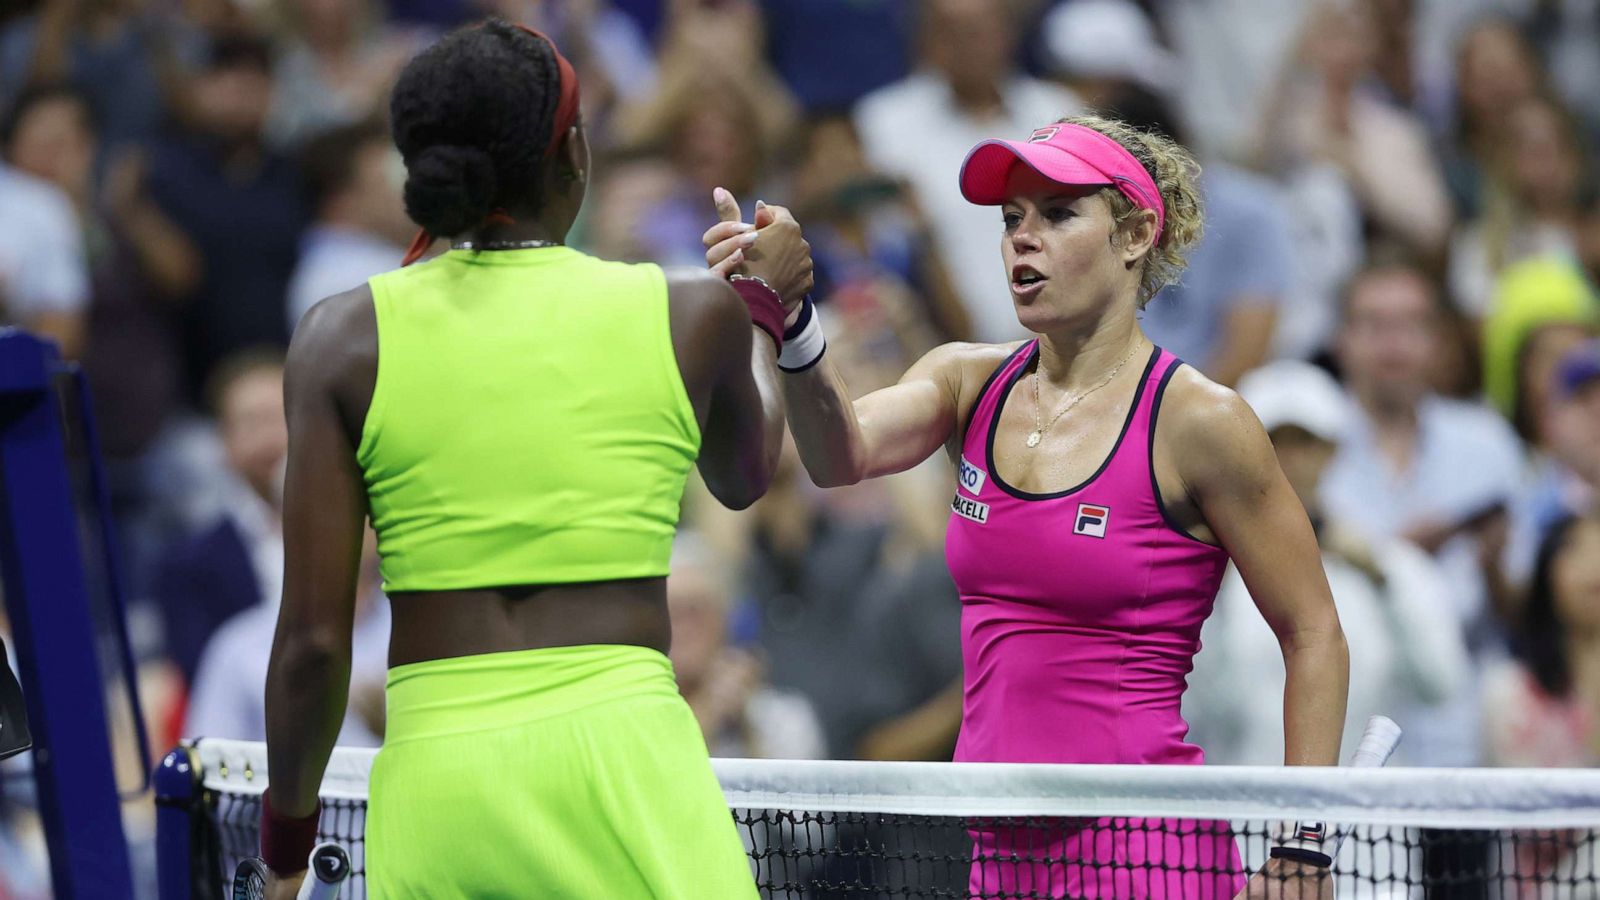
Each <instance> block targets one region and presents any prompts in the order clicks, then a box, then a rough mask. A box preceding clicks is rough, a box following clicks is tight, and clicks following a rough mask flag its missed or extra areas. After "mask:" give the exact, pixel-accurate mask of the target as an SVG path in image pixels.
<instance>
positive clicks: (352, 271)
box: [288, 124, 415, 332]
mask: <svg viewBox="0 0 1600 900" xmlns="http://www.w3.org/2000/svg"><path fill="white" fill-rule="evenodd" d="M303 169H304V171H305V176H306V182H307V185H308V187H309V188H310V191H311V195H312V198H313V202H314V203H315V204H316V210H317V220H316V222H314V223H313V224H312V226H311V227H310V228H309V229H307V230H306V234H305V237H304V238H302V239H301V242H300V261H299V262H298V263H297V264H296V265H295V269H294V274H293V275H292V276H291V277H290V279H289V297H288V312H289V330H290V331H291V332H292V331H294V327H295V325H296V324H298V323H299V321H300V318H301V317H302V316H304V315H305V314H306V311H307V310H309V309H311V307H312V306H313V305H315V304H316V303H317V301H319V300H321V299H322V298H323V297H331V296H333V295H334V294H340V293H343V292H345V291H348V290H350V289H351V288H354V287H359V286H360V285H362V284H364V283H366V280H367V279H368V278H371V277H372V276H374V275H377V274H380V273H382V272H387V271H389V270H390V269H395V268H399V266H400V259H401V257H403V256H404V255H405V244H406V242H407V241H408V240H409V239H410V233H411V232H412V231H414V230H415V226H413V225H412V224H411V220H410V219H408V218H407V217H406V209H405V203H404V202H403V201H402V200H401V193H400V187H401V180H402V179H403V178H404V174H405V170H404V168H403V167H401V166H400V165H399V157H398V154H396V152H395V150H394V146H393V144H392V143H391V142H390V140H389V135H388V133H387V132H386V131H385V130H384V129H383V127H382V126H380V125H375V124H367V125H350V126H346V127H342V128H335V129H334V130H332V131H329V132H327V133H326V134H323V135H321V136H320V137H317V138H316V139H314V140H312V141H311V143H310V144H308V145H307V146H306V151H305V156H304V162H303Z"/></svg>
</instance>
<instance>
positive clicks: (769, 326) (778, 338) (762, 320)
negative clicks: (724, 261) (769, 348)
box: [728, 275, 785, 351]
mask: <svg viewBox="0 0 1600 900" xmlns="http://www.w3.org/2000/svg"><path fill="white" fill-rule="evenodd" d="M728 283H729V284H731V285H733V289H734V290H735V291H736V292H738V294H739V299H741V300H743V301H744V305H745V306H748V307H750V322H751V324H753V325H755V326H756V327H757V328H759V329H761V330H762V331H765V332H766V333H767V334H769V335H771V336H772V342H773V343H774V344H777V345H778V349H779V350H780V351H781V350H782V349H783V320H784V318H785V314H784V311H783V298H782V297H779V296H778V292H777V291H775V290H773V289H772V286H771V285H769V284H767V283H766V282H765V281H762V280H761V279H759V278H754V277H751V276H749V275H735V276H733V277H731V278H729V279H728Z"/></svg>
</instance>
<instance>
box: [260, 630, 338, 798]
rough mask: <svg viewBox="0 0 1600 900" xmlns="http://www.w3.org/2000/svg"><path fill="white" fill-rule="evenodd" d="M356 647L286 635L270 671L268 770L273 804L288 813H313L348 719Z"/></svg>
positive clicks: (268, 675) (273, 659) (268, 680)
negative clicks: (337, 647)
mask: <svg viewBox="0 0 1600 900" xmlns="http://www.w3.org/2000/svg"><path fill="white" fill-rule="evenodd" d="M349 692H350V652H349V645H348V644H346V645H345V651H344V652H343V653H339V652H338V651H331V650H320V649H317V648H315V647H314V646H311V645H309V643H308V642H300V641H293V640H291V641H288V642H285V641H282V640H280V641H279V642H278V643H277V644H276V645H275V646H274V647H273V653H272V662H271V664H270V666H269V668H268V672H267V698H266V699H267V767H268V769H267V771H268V773H269V777H270V779H271V781H272V805H273V807H274V808H275V809H277V810H278V811H279V812H281V813H283V814H284V815H287V816H294V817H300V816H306V815H310V814H311V812H312V810H314V809H315V808H316V805H317V792H318V789H319V788H320V787H321V785H322V773H323V770H324V769H326V768H327V765H328V756H329V755H330V754H331V753H332V752H333V745H334V742H335V741H337V740H338V737H339V727H340V725H341V724H342V723H343V721H344V714H345V704H346V702H347V701H348V697H349Z"/></svg>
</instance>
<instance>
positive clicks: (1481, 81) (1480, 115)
mask: <svg viewBox="0 0 1600 900" xmlns="http://www.w3.org/2000/svg"><path fill="white" fill-rule="evenodd" d="M1535 71H1536V70H1535V69H1534V65H1533V60H1532V58H1531V57H1530V55H1529V52H1528V47H1527V45H1526V44H1525V43H1523V40H1522V37H1521V36H1520V35H1518V34H1517V32H1516V29H1514V28H1512V27H1511V26H1509V25H1507V24H1505V23H1503V22H1488V23H1485V24H1483V25H1479V26H1477V27H1475V28H1473V29H1472V31H1471V32H1469V33H1468V34H1467V37H1466V39H1465V40H1463V41H1462V44H1461V53H1460V56H1459V57H1458V58H1457V64H1456V93H1457V99H1458V101H1459V102H1460V103H1461V106H1462V113H1463V114H1464V115H1466V116H1467V117H1468V118H1471V119H1474V120H1477V121H1494V120H1495V119H1498V118H1499V117H1501V116H1503V115H1504V114H1505V113H1506V112H1507V111H1509V110H1511V109H1514V108H1516V106H1517V104H1518V103H1520V102H1521V101H1522V100H1524V99H1526V98H1528V97H1532V96H1533V93H1534V90H1535V88H1536V87H1537V85H1538V78H1537V76H1536V75H1535Z"/></svg>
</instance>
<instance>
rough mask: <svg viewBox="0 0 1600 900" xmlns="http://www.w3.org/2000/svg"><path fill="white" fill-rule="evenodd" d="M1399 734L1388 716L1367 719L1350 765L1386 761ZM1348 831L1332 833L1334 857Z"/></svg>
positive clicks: (1366, 765) (1367, 765)
mask: <svg viewBox="0 0 1600 900" xmlns="http://www.w3.org/2000/svg"><path fill="white" fill-rule="evenodd" d="M1401 734H1403V732H1402V731H1401V730H1400V726H1399V725H1397V724H1395V721H1394V720H1393V719H1391V718H1389V717H1388V716H1373V717H1372V718H1370V719H1368V720H1367V730H1366V731H1364V732H1362V733H1361V743H1360V744H1358V745H1356V752H1355V753H1352V754H1351V755H1350V765H1351V766H1352V767H1354V768H1357V769H1368V768H1378V767H1380V766H1382V765H1383V764H1384V763H1387V762H1388V761H1389V757H1391V756H1393V755H1394V751H1395V748H1396V747H1399V746H1400V736H1401ZM1349 833H1350V832H1349V829H1345V830H1342V831H1340V832H1339V833H1338V834H1335V835H1334V837H1333V848H1332V852H1331V853H1330V854H1329V855H1330V856H1332V857H1333V858H1334V859H1338V858H1339V848H1340V847H1342V846H1344V839H1345V837H1347V836H1348V835H1349Z"/></svg>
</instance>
